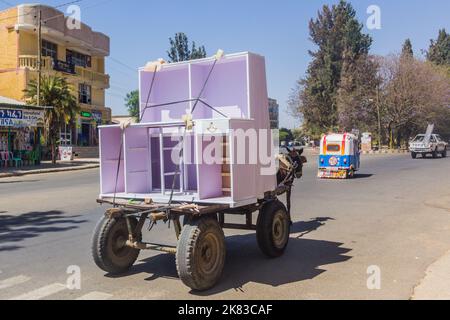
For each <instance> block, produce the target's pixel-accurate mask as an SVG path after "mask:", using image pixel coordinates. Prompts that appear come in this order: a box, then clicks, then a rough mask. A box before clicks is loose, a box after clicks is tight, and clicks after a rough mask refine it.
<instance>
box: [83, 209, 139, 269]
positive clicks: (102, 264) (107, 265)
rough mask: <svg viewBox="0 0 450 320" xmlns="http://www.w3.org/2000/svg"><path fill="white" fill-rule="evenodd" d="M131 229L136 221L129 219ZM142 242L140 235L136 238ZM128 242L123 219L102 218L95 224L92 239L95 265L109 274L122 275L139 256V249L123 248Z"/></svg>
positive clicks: (135, 224)
mask: <svg viewBox="0 0 450 320" xmlns="http://www.w3.org/2000/svg"><path fill="white" fill-rule="evenodd" d="M128 219H130V223H131V226H132V228H133V229H134V228H136V226H137V220H136V218H134V217H129V218H128ZM136 238H137V240H138V241H141V240H142V234H141V233H139V235H137V236H136ZM127 240H128V228H127V222H126V219H125V218H124V217H120V218H109V217H106V216H104V217H103V218H102V219H101V220H100V221H99V222H98V224H97V226H96V228H95V231H94V236H93V238H92V256H93V258H94V261H95V264H96V265H97V266H98V267H99V268H100V269H102V270H104V271H106V272H108V273H111V274H120V273H124V272H126V271H127V270H129V269H130V268H131V266H132V265H133V264H134V262H135V261H136V259H137V257H138V255H139V251H140V250H139V249H135V248H131V247H127V246H125V242H126V241H127Z"/></svg>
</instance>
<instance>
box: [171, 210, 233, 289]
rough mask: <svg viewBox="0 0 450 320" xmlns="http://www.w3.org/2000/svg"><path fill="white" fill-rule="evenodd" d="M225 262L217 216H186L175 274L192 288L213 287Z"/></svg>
mask: <svg viewBox="0 0 450 320" xmlns="http://www.w3.org/2000/svg"><path fill="white" fill-rule="evenodd" d="M224 264H225V236H224V234H223V230H222V228H221V227H220V225H219V223H218V222H217V220H216V219H214V218H211V217H204V218H200V219H195V220H188V221H186V224H185V225H184V227H183V230H182V232H181V235H180V239H179V241H178V245H177V254H176V265H177V271H178V275H179V277H180V279H181V281H183V283H184V284H185V285H187V286H188V287H190V288H191V289H193V290H198V291H202V290H207V289H210V288H212V287H213V286H214V285H215V284H216V283H217V282H218V280H219V279H220V277H221V275H222V270H223V266H224Z"/></svg>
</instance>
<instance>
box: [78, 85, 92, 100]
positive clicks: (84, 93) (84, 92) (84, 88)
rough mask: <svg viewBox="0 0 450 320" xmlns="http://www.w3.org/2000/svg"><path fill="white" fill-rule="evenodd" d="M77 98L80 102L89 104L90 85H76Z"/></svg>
mask: <svg viewBox="0 0 450 320" xmlns="http://www.w3.org/2000/svg"><path fill="white" fill-rule="evenodd" d="M78 100H79V102H80V103H85V104H91V86H90V85H87V84H84V83H80V84H79V86H78Z"/></svg>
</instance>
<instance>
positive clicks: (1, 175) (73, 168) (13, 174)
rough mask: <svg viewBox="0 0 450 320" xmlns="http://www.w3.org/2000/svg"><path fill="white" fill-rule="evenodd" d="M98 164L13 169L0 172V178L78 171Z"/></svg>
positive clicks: (95, 166)
mask: <svg viewBox="0 0 450 320" xmlns="http://www.w3.org/2000/svg"><path fill="white" fill-rule="evenodd" d="M99 166H100V164H98V163H94V164H87V165H82V166H71V167H64V168H47V169H36V170H29V171H20V170H19V171H15V172H7V173H0V178H9V177H20V176H25V175H29V174H40V173H54V172H64V171H78V170H85V169H94V168H98V167H99Z"/></svg>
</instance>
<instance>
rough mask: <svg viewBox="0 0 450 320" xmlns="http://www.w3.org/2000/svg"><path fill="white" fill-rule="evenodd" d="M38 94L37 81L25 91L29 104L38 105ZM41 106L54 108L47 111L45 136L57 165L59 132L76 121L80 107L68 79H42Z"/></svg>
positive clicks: (56, 77)
mask: <svg viewBox="0 0 450 320" xmlns="http://www.w3.org/2000/svg"><path fill="white" fill-rule="evenodd" d="M37 92H38V90H37V81H35V80H32V81H30V82H29V83H28V86H27V88H26V89H25V90H24V93H25V98H26V99H27V101H28V103H30V104H32V105H36V104H37ZM40 104H41V105H43V106H47V107H52V108H49V109H46V111H45V127H44V135H45V140H46V141H47V143H48V144H49V146H50V148H51V153H52V161H53V163H55V162H56V148H57V144H58V140H59V130H60V128H61V127H62V126H63V125H64V124H70V123H73V122H74V121H75V120H76V118H77V114H78V113H79V111H80V107H79V105H78V102H77V99H76V97H75V96H74V95H73V93H72V88H71V87H70V85H69V84H68V83H67V81H66V79H65V78H62V77H59V76H48V77H47V76H43V77H42V78H41V86H40Z"/></svg>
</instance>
